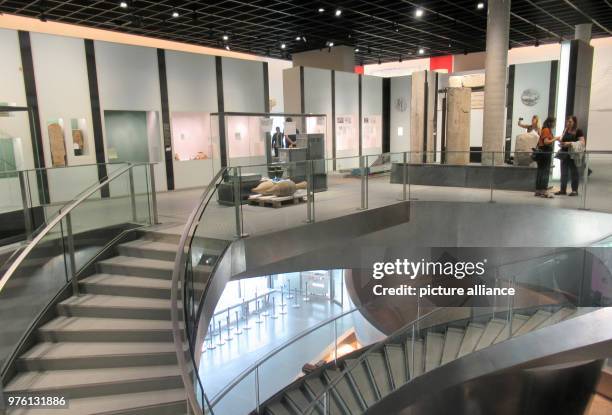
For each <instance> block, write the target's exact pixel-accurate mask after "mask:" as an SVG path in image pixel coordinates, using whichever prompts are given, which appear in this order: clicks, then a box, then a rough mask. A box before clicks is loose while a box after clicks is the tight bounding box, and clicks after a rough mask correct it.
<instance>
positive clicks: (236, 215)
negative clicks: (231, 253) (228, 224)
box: [232, 166, 244, 238]
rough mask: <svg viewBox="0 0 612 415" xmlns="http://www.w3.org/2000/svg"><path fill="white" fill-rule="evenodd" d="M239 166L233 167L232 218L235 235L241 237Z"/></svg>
mask: <svg viewBox="0 0 612 415" xmlns="http://www.w3.org/2000/svg"><path fill="white" fill-rule="evenodd" d="M240 170H241V169H240V167H239V166H238V167H234V174H233V179H232V180H233V185H234V219H235V225H236V237H237V238H242V237H243V236H244V234H243V233H242V191H241V190H242V189H241V188H240V185H241V183H240V174H241V171H240Z"/></svg>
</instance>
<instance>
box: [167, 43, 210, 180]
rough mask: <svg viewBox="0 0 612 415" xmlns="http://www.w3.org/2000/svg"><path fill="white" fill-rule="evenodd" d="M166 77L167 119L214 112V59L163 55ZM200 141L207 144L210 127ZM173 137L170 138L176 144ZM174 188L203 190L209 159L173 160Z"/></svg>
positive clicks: (179, 54)
mask: <svg viewBox="0 0 612 415" xmlns="http://www.w3.org/2000/svg"><path fill="white" fill-rule="evenodd" d="M166 77H167V81H168V104H169V107H170V118H171V123H172V114H173V113H174V112H204V113H211V112H216V111H217V73H216V67H215V57H214V56H207V55H196V54H193V53H186V52H176V51H169V50H167V51H166ZM207 126H208V130H207V131H205V136H203V137H201V139H202V140H204V141H206V142H208V141H209V140H210V125H209V124H207ZM176 139H177V137H174V136H173V137H172V140H173V142H174V140H176ZM173 167H174V188H175V189H184V188H189V187H199V186H204V185H206V184H208V183H209V182H210V180H212V178H213V177H214V174H215V172H214V168H213V161H212V159H208V160H189V161H176V160H173Z"/></svg>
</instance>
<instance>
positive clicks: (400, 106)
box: [395, 97, 408, 112]
mask: <svg viewBox="0 0 612 415" xmlns="http://www.w3.org/2000/svg"><path fill="white" fill-rule="evenodd" d="M395 109H396V110H397V111H399V112H406V111H407V110H408V98H406V97H399V98H398V99H396V100H395Z"/></svg>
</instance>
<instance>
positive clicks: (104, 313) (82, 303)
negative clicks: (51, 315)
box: [58, 294, 170, 320]
mask: <svg viewBox="0 0 612 415" xmlns="http://www.w3.org/2000/svg"><path fill="white" fill-rule="evenodd" d="M58 311H59V313H60V315H63V316H68V317H72V316H77V317H101V318H127V319H147V320H170V300H161V299H153V298H140V297H124V296H115V295H94V294H85V295H81V296H79V297H76V296H75V297H70V298H68V299H66V300H64V301H62V302H61V303H59V304H58Z"/></svg>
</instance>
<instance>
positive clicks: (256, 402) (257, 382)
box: [255, 366, 260, 413]
mask: <svg viewBox="0 0 612 415" xmlns="http://www.w3.org/2000/svg"><path fill="white" fill-rule="evenodd" d="M259 404H260V402H259V366H255V411H256V413H259Z"/></svg>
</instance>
